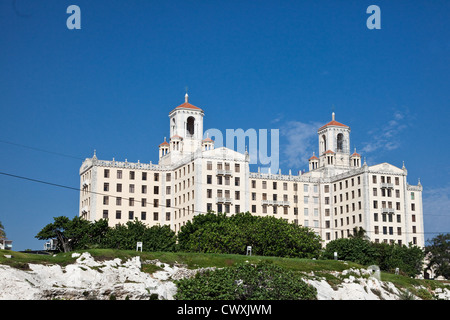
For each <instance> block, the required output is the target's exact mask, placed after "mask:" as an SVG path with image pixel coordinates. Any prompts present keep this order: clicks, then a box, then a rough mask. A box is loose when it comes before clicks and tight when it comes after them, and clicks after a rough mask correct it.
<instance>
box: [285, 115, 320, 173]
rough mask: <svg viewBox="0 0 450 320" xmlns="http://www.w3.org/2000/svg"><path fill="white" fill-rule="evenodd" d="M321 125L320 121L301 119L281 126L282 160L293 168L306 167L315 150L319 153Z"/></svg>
mask: <svg viewBox="0 0 450 320" xmlns="http://www.w3.org/2000/svg"><path fill="white" fill-rule="evenodd" d="M320 126H321V125H320V124H319V123H304V122H300V121H288V122H287V123H285V124H284V125H283V126H282V127H281V128H280V135H281V138H282V142H281V143H280V147H281V148H282V150H280V151H281V152H280V153H281V155H282V159H281V162H282V163H283V164H286V166H288V167H289V168H292V169H300V168H305V166H307V165H308V159H309V158H310V157H311V156H312V153H313V151H315V152H316V154H318V150H317V148H318V142H317V129H318V128H320Z"/></svg>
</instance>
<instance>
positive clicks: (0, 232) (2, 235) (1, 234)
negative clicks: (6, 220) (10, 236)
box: [0, 221, 6, 239]
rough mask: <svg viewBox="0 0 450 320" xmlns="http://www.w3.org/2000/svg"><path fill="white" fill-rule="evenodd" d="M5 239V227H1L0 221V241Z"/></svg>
mask: <svg viewBox="0 0 450 320" xmlns="http://www.w3.org/2000/svg"><path fill="white" fill-rule="evenodd" d="M1 238H6V232H5V227H4V226H3V224H2V222H1V221H0V239H1Z"/></svg>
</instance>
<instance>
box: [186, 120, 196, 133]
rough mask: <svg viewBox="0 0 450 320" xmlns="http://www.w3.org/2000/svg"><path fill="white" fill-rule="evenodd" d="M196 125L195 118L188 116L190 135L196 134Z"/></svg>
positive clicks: (187, 125) (188, 131)
mask: <svg viewBox="0 0 450 320" xmlns="http://www.w3.org/2000/svg"><path fill="white" fill-rule="evenodd" d="M194 125H195V118H194V117H189V118H187V123H186V135H187V136H188V137H189V136H190V137H192V136H193V135H194Z"/></svg>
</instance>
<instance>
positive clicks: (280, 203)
mask: <svg viewBox="0 0 450 320" xmlns="http://www.w3.org/2000/svg"><path fill="white" fill-rule="evenodd" d="M262 204H267V205H270V206H290V203H289V201H281V200H262Z"/></svg>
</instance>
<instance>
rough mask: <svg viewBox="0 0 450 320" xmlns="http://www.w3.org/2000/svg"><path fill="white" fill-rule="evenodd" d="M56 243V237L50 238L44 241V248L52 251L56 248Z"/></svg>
mask: <svg viewBox="0 0 450 320" xmlns="http://www.w3.org/2000/svg"><path fill="white" fill-rule="evenodd" d="M57 245H58V239H50V240H49V241H47V242H46V243H44V250H46V251H53V250H56V246H57Z"/></svg>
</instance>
